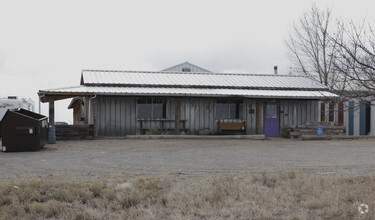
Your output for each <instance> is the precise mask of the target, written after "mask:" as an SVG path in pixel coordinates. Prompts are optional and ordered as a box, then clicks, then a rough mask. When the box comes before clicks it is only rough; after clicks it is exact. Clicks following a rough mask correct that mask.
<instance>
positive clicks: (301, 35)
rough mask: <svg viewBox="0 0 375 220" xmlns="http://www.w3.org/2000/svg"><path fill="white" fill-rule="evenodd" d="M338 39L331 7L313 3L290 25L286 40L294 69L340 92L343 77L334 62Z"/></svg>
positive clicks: (338, 31) (342, 85)
mask: <svg viewBox="0 0 375 220" xmlns="http://www.w3.org/2000/svg"><path fill="white" fill-rule="evenodd" d="M341 38H342V32H341V31H340V29H339V28H337V21H334V20H333V19H332V17H331V10H330V9H328V8H327V9H326V10H324V11H321V10H319V8H317V6H316V5H312V7H311V9H310V10H309V11H308V12H305V13H304V14H303V16H302V17H301V18H300V19H299V20H298V22H297V23H295V24H294V25H293V26H292V29H291V32H290V33H289V36H288V39H287V40H286V41H285V43H286V46H287V48H288V50H289V53H290V55H291V58H292V60H293V64H294V69H296V70H297V71H298V72H302V73H304V74H306V75H309V76H312V77H314V78H315V79H316V80H318V81H319V82H320V83H322V84H324V85H326V86H328V87H329V88H330V89H331V90H335V91H342V90H343V88H344V87H345V83H346V76H345V75H340V74H339V73H338V72H337V71H336V69H335V65H334V63H335V59H336V57H337V55H336V53H337V46H338V42H340V39H341Z"/></svg>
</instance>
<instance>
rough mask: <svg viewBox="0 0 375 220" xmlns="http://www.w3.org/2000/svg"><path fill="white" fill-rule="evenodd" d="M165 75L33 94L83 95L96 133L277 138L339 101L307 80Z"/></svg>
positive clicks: (93, 74)
mask: <svg viewBox="0 0 375 220" xmlns="http://www.w3.org/2000/svg"><path fill="white" fill-rule="evenodd" d="M183 68H185V67H183ZM172 69H173V68H172ZM166 70H167V71H110V70H83V71H82V73H81V84H80V85H79V86H74V87H66V88H58V89H46V90H40V91H39V93H38V94H39V97H40V98H41V101H42V102H49V103H50V106H52V107H53V106H54V104H53V103H54V101H57V100H60V99H65V98H72V97H85V106H87V108H86V109H87V114H86V115H87V117H86V120H87V124H93V125H94V128H95V134H96V135H98V136H126V135H142V134H147V133H153V132H155V131H156V132H157V133H165V134H197V133H198V132H199V131H200V130H202V129H204V130H206V131H208V132H209V133H210V134H220V133H221V132H222V131H223V129H224V130H229V133H236V132H240V133H242V134H247V135H251V134H265V136H280V134H281V132H280V131H281V130H282V128H283V127H285V126H289V125H299V124H303V123H305V122H307V121H320V107H321V106H320V101H321V100H326V99H335V98H337V97H338V96H337V95H335V94H333V93H331V92H329V91H328V88H327V87H326V86H324V85H322V84H320V83H318V82H316V81H315V80H313V79H312V78H310V77H307V76H291V75H281V74H279V75H274V74H263V75H261V74H238V73H231V74H228V73H212V72H208V71H205V72H188V71H170V69H166ZM50 112H51V111H50ZM52 112H53V111H52ZM222 125H224V126H222ZM226 125H227V126H226ZM232 125H233V126H232ZM226 132H228V131H226Z"/></svg>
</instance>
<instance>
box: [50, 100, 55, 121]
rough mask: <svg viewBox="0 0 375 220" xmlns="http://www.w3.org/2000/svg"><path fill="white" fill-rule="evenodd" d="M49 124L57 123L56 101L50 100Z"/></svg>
mask: <svg viewBox="0 0 375 220" xmlns="http://www.w3.org/2000/svg"><path fill="white" fill-rule="evenodd" d="M49 125H55V102H54V101H50V102H49Z"/></svg>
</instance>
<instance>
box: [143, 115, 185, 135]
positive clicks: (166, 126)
mask: <svg viewBox="0 0 375 220" xmlns="http://www.w3.org/2000/svg"><path fill="white" fill-rule="evenodd" d="M137 121H139V123H140V126H139V130H140V131H141V134H145V133H146V132H147V131H150V130H152V129H157V130H160V131H162V132H163V131H175V130H176V128H174V127H172V126H171V124H173V125H175V120H173V119H147V118H144V119H143V118H139V119H137ZM186 122H187V120H179V123H180V125H181V126H179V128H178V130H179V131H180V132H181V131H184V132H188V131H189V128H186V127H185V125H186ZM148 124H149V125H150V126H148ZM151 124H154V125H155V126H152V125H151Z"/></svg>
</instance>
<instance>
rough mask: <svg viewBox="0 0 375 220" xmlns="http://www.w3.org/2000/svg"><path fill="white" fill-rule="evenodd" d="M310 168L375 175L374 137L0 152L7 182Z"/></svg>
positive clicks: (65, 144)
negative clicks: (51, 178) (27, 179)
mask: <svg viewBox="0 0 375 220" xmlns="http://www.w3.org/2000/svg"><path fill="white" fill-rule="evenodd" d="M301 168H304V169H306V171H307V172H310V173H316V174H321V173H323V174H325V173H339V174H341V173H371V174H375V139H362V140H331V141H299V140H286V139H281V138H276V139H272V140H241V139H237V140H230V139H224V140H169V139H160V140H154V139H153V140H150V139H145V140H130V139H106V140H94V141H58V143H57V144H53V145H46V146H45V148H44V149H43V150H41V151H38V152H18V153H10V152H7V153H4V152H1V153H0V174H1V179H2V180H13V179H16V178H30V177H31V178H40V177H47V176H53V177H55V178H67V179H77V178H78V179H89V178H104V177H112V176H115V175H122V174H125V173H129V174H132V175H166V174H169V175H178V176H181V177H198V176H203V175H214V174H222V173H232V174H236V175H247V174H249V173H252V172H262V171H266V172H278V171H288V170H295V171H297V170H299V169H301Z"/></svg>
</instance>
